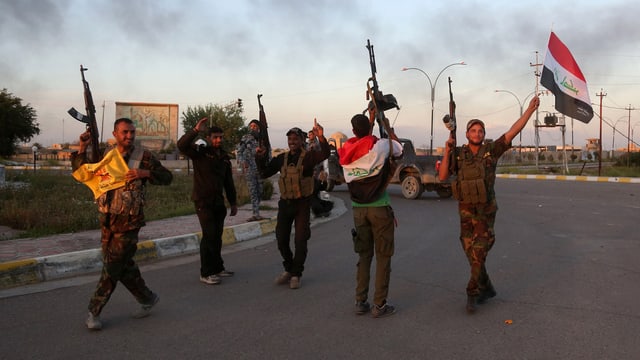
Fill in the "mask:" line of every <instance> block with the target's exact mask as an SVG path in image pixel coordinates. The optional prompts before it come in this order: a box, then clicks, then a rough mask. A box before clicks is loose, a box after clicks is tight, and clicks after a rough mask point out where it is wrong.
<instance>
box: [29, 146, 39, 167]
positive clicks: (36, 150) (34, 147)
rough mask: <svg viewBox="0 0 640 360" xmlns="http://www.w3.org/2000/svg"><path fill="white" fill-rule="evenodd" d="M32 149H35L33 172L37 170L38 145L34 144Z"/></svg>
mask: <svg viewBox="0 0 640 360" xmlns="http://www.w3.org/2000/svg"><path fill="white" fill-rule="evenodd" d="M31 150H32V151H33V172H34V173H35V172H36V155H37V154H38V147H37V146H35V145H33V146H32V147H31Z"/></svg>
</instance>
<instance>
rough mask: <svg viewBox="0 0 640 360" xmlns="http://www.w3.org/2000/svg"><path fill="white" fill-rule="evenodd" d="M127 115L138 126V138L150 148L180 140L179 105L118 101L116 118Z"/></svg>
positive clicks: (162, 146) (157, 148) (158, 147)
mask: <svg viewBox="0 0 640 360" xmlns="http://www.w3.org/2000/svg"><path fill="white" fill-rule="evenodd" d="M122 117H126V118H129V119H131V120H132V121H133V123H134V124H135V126H136V139H137V140H138V141H139V142H140V143H141V144H142V146H144V147H146V148H148V149H150V150H161V149H164V148H166V147H167V146H168V145H169V144H170V143H171V142H174V143H175V142H177V141H178V105H177V104H155V103H138V102H119V101H116V119H119V118H122Z"/></svg>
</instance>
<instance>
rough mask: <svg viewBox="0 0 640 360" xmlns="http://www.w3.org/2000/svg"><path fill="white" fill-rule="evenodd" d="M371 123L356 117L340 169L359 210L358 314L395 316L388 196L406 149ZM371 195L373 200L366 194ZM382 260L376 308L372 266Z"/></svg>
mask: <svg viewBox="0 0 640 360" xmlns="http://www.w3.org/2000/svg"><path fill="white" fill-rule="evenodd" d="M370 116H371V119H369V118H367V117H366V116H365V115H363V114H357V115H355V116H353V117H352V118H351V127H352V131H353V134H354V135H355V136H354V137H352V138H350V139H349V140H347V142H346V143H345V144H344V145H343V146H342V148H340V150H338V152H339V154H340V165H342V167H343V171H344V176H345V180H346V182H347V184H348V186H349V192H350V194H351V200H352V201H351V205H352V207H353V223H354V226H355V229H353V230H352V231H351V232H352V235H353V245H354V246H353V247H354V251H355V252H356V253H358V263H357V271H356V294H355V313H356V314H357V315H364V314H366V313H368V312H369V310H371V315H372V316H373V317H374V318H380V317H385V316H389V315H393V314H394V313H395V311H396V308H395V306H393V305H391V304H390V303H388V302H387V295H388V293H389V277H390V274H391V257H392V256H393V252H394V247H395V245H394V244H395V229H394V223H395V216H394V213H393V209H392V208H391V199H390V198H389V194H388V193H387V186H388V184H389V181H388V180H389V178H390V176H389V175H393V171H392V169H391V163H390V161H391V160H392V159H389V156H391V157H393V158H398V157H400V156H402V145H401V144H400V143H399V142H398V137H397V136H396V135H395V132H394V131H393V130H391V132H390V134H389V136H390V139H378V138H377V137H375V136H374V135H371V128H372V124H373V120H374V118H373V117H374V116H375V115H374V113H373V112H371V113H370ZM362 194H367V196H361V195H362ZM374 254H375V257H376V272H375V291H374V294H373V309H371V305H370V304H369V302H368V301H367V299H368V297H369V282H370V277H371V263H372V261H373V256H374Z"/></svg>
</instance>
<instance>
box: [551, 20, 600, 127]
mask: <svg viewBox="0 0 640 360" xmlns="http://www.w3.org/2000/svg"><path fill="white" fill-rule="evenodd" d="M540 84H541V85H542V86H544V87H545V88H547V89H549V90H550V91H551V92H552V93H553V94H554V95H555V97H556V106H555V107H556V110H558V111H559V112H561V113H562V114H564V115H566V116H568V117H571V118H574V119H576V120H580V121H582V122H583V123H589V121H591V118H593V108H592V107H591V100H589V90H588V89H587V81H586V80H585V78H584V75H582V71H580V67H578V63H576V60H575V59H574V58H573V55H571V52H570V51H569V49H568V48H567V47H566V46H565V45H564V44H563V43H562V41H560V39H558V37H557V36H556V34H555V33H553V31H552V32H551V36H550V37H549V45H548V47H547V55H546V56H545V57H544V67H543V69H542V77H541V78H540Z"/></svg>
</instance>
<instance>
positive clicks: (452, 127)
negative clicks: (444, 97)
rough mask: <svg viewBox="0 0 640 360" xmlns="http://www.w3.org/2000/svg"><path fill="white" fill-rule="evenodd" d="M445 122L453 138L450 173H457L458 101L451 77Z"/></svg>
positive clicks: (450, 153)
mask: <svg viewBox="0 0 640 360" xmlns="http://www.w3.org/2000/svg"><path fill="white" fill-rule="evenodd" d="M442 120H443V121H444V123H445V126H446V127H447V129H449V131H450V136H451V137H452V138H453V149H452V151H451V152H449V156H450V157H451V158H450V159H449V174H451V175H455V174H456V172H457V169H458V164H457V162H458V157H457V156H456V146H457V139H456V130H457V125H456V102H455V101H453V91H451V77H449V114H447V115H446V116H445V117H444V119H442Z"/></svg>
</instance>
